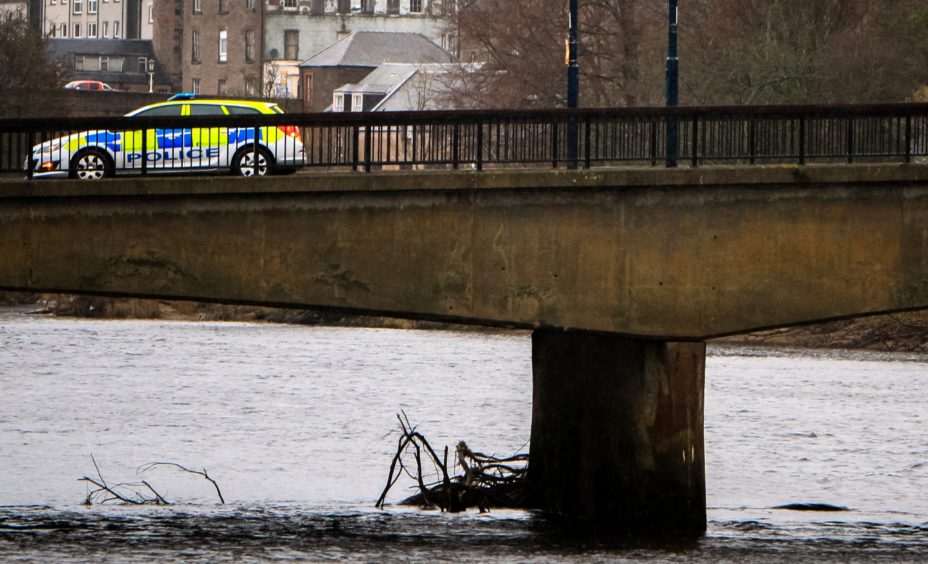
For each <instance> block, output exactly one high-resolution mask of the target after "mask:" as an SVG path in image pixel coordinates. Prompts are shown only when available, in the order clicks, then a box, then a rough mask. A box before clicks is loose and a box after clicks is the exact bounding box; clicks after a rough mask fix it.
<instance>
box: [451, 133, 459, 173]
mask: <svg viewBox="0 0 928 564" xmlns="http://www.w3.org/2000/svg"><path fill="white" fill-rule="evenodd" d="M460 135H461V131H460V128H459V127H458V124H457V123H455V124H454V126H453V127H452V128H451V168H453V169H454V170H457V169H458V163H459V162H460V157H461V155H460V150H461V145H460V143H461V139H460Z"/></svg>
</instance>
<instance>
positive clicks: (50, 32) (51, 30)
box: [45, 24, 57, 37]
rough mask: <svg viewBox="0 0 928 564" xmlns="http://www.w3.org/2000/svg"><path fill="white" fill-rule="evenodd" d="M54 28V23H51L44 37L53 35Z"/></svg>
mask: <svg viewBox="0 0 928 564" xmlns="http://www.w3.org/2000/svg"><path fill="white" fill-rule="evenodd" d="M56 29H57V28H56V27H55V24H52V25H51V27H49V28H48V32H46V33H45V37H55V30H56Z"/></svg>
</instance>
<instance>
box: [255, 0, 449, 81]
mask: <svg viewBox="0 0 928 564" xmlns="http://www.w3.org/2000/svg"><path fill="white" fill-rule="evenodd" d="M452 8H453V0H266V4H265V14H264V37H265V42H264V86H265V90H266V91H267V92H268V93H270V95H273V96H274V97H279V98H303V97H304V96H303V92H302V85H301V82H300V70H299V64H300V62H302V61H305V60H307V59H309V58H310V57H312V56H313V55H315V54H317V53H319V52H320V51H322V50H323V49H326V48H327V47H329V46H331V45H332V44H334V43H336V42H337V41H339V40H340V39H343V38H345V37H347V36H348V35H350V34H351V33H353V32H359V31H383V32H394V33H417V34H421V35H423V36H425V37H427V38H428V39H429V40H430V41H432V42H433V43H435V44H436V45H438V46H440V47H442V48H443V49H444V50H445V51H447V52H448V53H450V54H452V55H455V54H456V51H457V37H456V34H455V33H454V32H453V31H451V27H450V26H449V24H448V19H449V17H450V14H451V13H452ZM380 62H385V61H380Z"/></svg>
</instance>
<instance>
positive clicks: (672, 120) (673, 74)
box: [667, 0, 680, 167]
mask: <svg viewBox="0 0 928 564" xmlns="http://www.w3.org/2000/svg"><path fill="white" fill-rule="evenodd" d="M668 2H669V21H670V27H669V29H668V31H667V107H674V106H676V105H677V83H678V81H679V65H680V59H679V57H678V56H677V0H668ZM667 166H668V167H675V166H677V118H676V116H674V117H670V116H668V117H667Z"/></svg>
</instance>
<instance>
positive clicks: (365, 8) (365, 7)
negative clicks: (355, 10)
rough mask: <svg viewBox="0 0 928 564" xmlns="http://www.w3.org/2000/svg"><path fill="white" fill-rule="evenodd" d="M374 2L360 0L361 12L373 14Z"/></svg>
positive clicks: (372, 0) (371, 0) (373, 0)
mask: <svg viewBox="0 0 928 564" xmlns="http://www.w3.org/2000/svg"><path fill="white" fill-rule="evenodd" d="M376 3H377V2H376V1H375V0H361V12H362V13H364V14H373V13H374V4H376Z"/></svg>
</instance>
